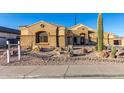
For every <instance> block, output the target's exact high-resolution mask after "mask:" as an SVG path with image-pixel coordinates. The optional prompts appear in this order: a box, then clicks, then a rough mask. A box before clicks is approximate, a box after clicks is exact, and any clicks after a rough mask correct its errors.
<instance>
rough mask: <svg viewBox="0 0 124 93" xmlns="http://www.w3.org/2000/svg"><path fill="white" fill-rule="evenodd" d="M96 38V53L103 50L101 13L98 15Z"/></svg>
mask: <svg viewBox="0 0 124 93" xmlns="http://www.w3.org/2000/svg"><path fill="white" fill-rule="evenodd" d="M97 30H98V31H97V35H98V36H97V37H98V42H97V43H98V51H102V50H103V18H102V13H99V15H98V25H97Z"/></svg>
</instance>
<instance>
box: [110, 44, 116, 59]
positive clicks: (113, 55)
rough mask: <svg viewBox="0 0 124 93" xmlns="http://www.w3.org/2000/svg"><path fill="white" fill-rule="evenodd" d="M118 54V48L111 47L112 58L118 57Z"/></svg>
mask: <svg viewBox="0 0 124 93" xmlns="http://www.w3.org/2000/svg"><path fill="white" fill-rule="evenodd" d="M116 53H117V49H116V47H114V46H112V47H111V57H112V58H115V57H116Z"/></svg>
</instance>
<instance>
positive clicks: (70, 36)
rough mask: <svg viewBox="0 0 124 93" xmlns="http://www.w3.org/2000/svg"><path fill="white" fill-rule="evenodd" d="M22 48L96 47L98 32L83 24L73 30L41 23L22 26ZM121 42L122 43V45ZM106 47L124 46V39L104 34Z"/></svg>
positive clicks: (72, 28)
mask: <svg viewBox="0 0 124 93" xmlns="http://www.w3.org/2000/svg"><path fill="white" fill-rule="evenodd" d="M20 31H21V36H20V40H21V47H22V48H29V47H30V48H33V47H34V46H38V47H40V48H55V47H66V46H68V45H96V44H97V31H96V30H94V29H92V28H90V27H87V26H85V25H83V24H77V25H75V26H73V27H71V28H66V27H65V26H61V25H56V24H52V23H49V22H45V21H40V22H37V23H34V24H32V25H28V26H20ZM120 42H121V43H120ZM104 44H105V45H124V39H123V38H117V36H116V35H114V34H112V33H109V32H104Z"/></svg>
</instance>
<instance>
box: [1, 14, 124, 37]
mask: <svg viewBox="0 0 124 93" xmlns="http://www.w3.org/2000/svg"><path fill="white" fill-rule="evenodd" d="M75 15H76V22H77V24H84V25H86V26H89V27H90V28H93V29H94V30H96V29H97V17H98V13H76V14H75V13H0V26H4V27H9V28H14V29H19V26H24V25H31V24H33V23H36V22H38V21H47V22H50V23H55V24H59V25H63V26H66V27H71V26H74V25H75ZM103 26H104V31H105V32H112V33H115V34H116V35H119V36H124V13H103Z"/></svg>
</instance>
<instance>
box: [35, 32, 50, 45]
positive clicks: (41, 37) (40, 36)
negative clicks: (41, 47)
mask: <svg viewBox="0 0 124 93" xmlns="http://www.w3.org/2000/svg"><path fill="white" fill-rule="evenodd" d="M42 42H48V35H47V33H46V32H38V33H36V43H42Z"/></svg>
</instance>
